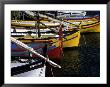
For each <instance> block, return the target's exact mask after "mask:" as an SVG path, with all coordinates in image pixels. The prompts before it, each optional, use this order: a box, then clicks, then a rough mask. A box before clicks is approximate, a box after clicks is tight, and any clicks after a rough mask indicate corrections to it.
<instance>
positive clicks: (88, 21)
mask: <svg viewBox="0 0 110 87" xmlns="http://www.w3.org/2000/svg"><path fill="white" fill-rule="evenodd" d="M65 20H66V21H68V22H71V23H73V24H76V26H79V29H80V32H81V33H85V32H100V21H99V16H95V17H86V18H77V19H68V20H67V19H65ZM70 26H71V25H70ZM68 30H72V29H71V28H68Z"/></svg>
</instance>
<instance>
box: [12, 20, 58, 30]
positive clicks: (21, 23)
mask: <svg viewBox="0 0 110 87" xmlns="http://www.w3.org/2000/svg"><path fill="white" fill-rule="evenodd" d="M36 22H37V21H22V20H12V21H11V25H12V26H20V27H35V24H36ZM41 22H42V23H43V24H45V25H46V26H47V27H57V26H59V25H60V23H55V22H53V23H52V22H48V21H41ZM39 28H45V26H44V25H42V24H40V25H39Z"/></svg>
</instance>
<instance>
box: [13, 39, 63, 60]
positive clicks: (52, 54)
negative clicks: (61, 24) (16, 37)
mask: <svg viewBox="0 0 110 87" xmlns="http://www.w3.org/2000/svg"><path fill="white" fill-rule="evenodd" d="M20 41H21V42H23V43H25V44H27V45H28V46H30V47H32V48H33V49H34V50H36V52H38V53H39V54H41V55H43V56H46V57H47V56H48V57H49V58H51V59H60V58H61V57H62V52H61V51H62V50H61V49H62V48H61V47H60V44H59V42H54V43H52V44H50V43H49V42H39V43H38V42H32V41H29V40H28V41H29V42H26V41H25V40H20ZM24 41H25V42H24ZM11 56H13V57H33V58H36V57H37V56H36V55H34V54H31V53H30V52H28V51H27V50H25V49H23V48H21V47H20V46H18V45H16V44H14V43H11Z"/></svg>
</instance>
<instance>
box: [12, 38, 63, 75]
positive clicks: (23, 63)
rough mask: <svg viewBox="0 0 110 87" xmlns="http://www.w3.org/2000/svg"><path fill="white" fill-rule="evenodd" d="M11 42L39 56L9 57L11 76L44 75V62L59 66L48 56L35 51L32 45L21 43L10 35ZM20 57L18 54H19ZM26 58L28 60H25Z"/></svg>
mask: <svg viewBox="0 0 110 87" xmlns="http://www.w3.org/2000/svg"><path fill="white" fill-rule="evenodd" d="M11 42H13V43H14V44H16V45H18V46H20V47H22V48H23V49H25V50H27V51H28V52H31V53H32V54H35V55H37V56H38V57H39V58H32V59H30V58H29V59H23V57H21V58H17V59H14V60H12V59H11V76H14V77H33V76H34V77H45V72H46V65H47V64H46V62H47V63H49V64H50V65H51V66H53V67H58V68H61V66H60V65H58V64H56V63H54V62H53V61H51V60H50V59H49V58H48V57H45V56H43V55H41V54H39V53H38V52H36V51H35V50H34V49H33V48H32V47H29V46H28V45H26V44H24V43H22V42H21V41H19V40H17V39H15V38H13V37H11ZM19 57H20V56H19ZM18 60H19V61H18ZM27 60H28V61H27Z"/></svg>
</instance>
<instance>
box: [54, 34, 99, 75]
mask: <svg viewBox="0 0 110 87" xmlns="http://www.w3.org/2000/svg"><path fill="white" fill-rule="evenodd" d="M60 65H61V66H62V68H61V69H58V68H54V69H53V72H54V76H55V77H99V76H100V33H86V34H81V38H80V45H79V47H74V48H67V49H64V56H63V58H62V60H61V64H60Z"/></svg>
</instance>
